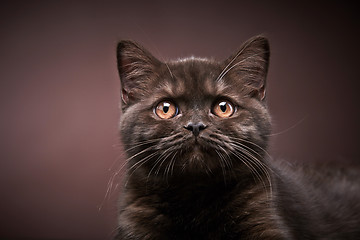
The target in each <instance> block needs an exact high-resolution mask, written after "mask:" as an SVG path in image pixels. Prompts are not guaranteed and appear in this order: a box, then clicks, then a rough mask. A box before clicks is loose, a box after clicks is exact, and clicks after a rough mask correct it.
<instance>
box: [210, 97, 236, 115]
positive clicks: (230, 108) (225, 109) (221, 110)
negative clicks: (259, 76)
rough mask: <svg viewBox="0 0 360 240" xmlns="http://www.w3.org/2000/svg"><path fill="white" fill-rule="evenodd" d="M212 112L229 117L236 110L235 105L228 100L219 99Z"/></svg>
mask: <svg viewBox="0 0 360 240" xmlns="http://www.w3.org/2000/svg"><path fill="white" fill-rule="evenodd" d="M212 112H213V113H214V114H215V115H216V116H218V117H221V118H227V117H230V116H231V115H233V113H234V112H235V107H234V105H233V104H232V103H231V102H230V101H228V100H220V101H217V102H216V104H215V105H214V107H213V109H212Z"/></svg>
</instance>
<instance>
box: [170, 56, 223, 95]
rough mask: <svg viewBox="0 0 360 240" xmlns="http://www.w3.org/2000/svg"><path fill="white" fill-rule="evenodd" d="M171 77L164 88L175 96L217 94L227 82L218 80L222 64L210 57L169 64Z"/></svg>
mask: <svg viewBox="0 0 360 240" xmlns="http://www.w3.org/2000/svg"><path fill="white" fill-rule="evenodd" d="M167 67H168V73H169V75H170V77H168V78H166V79H165V84H164V88H165V89H166V91H168V92H170V93H171V94H172V95H174V96H189V95H191V96H193V97H194V96H202V95H217V94H219V91H222V90H224V89H223V88H225V84H224V83H223V82H222V81H218V77H219V75H220V73H221V69H222V66H221V65H220V64H219V63H217V62H215V61H211V60H208V59H202V58H194V57H192V58H187V59H180V60H178V61H176V62H171V63H169V64H168V66H167Z"/></svg>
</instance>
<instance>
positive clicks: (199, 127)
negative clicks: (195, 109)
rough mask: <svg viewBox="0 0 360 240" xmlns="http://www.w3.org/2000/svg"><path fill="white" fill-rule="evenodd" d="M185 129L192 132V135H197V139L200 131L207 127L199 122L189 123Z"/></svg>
mask: <svg viewBox="0 0 360 240" xmlns="http://www.w3.org/2000/svg"><path fill="white" fill-rule="evenodd" d="M184 128H185V129H187V130H189V131H192V133H193V134H194V135H195V137H197V136H199V134H200V131H202V130H204V129H205V128H207V126H206V125H205V124H203V123H202V122H199V123H193V122H189V123H188V124H187V125H185V126H184Z"/></svg>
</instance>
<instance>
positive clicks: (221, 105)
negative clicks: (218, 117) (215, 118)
mask: <svg viewBox="0 0 360 240" xmlns="http://www.w3.org/2000/svg"><path fill="white" fill-rule="evenodd" d="M220 110H221V111H222V112H226V103H225V102H222V103H220Z"/></svg>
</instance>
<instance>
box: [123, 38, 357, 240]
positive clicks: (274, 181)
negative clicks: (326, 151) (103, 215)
mask: <svg viewBox="0 0 360 240" xmlns="http://www.w3.org/2000/svg"><path fill="white" fill-rule="evenodd" d="M117 54H118V68H119V73H120V78H121V86H122V110H123V112H122V116H121V124H120V132H121V137H122V142H123V144H124V146H125V149H126V153H127V155H128V159H127V166H128V170H127V177H126V180H125V181H126V184H125V186H124V189H123V193H122V194H121V204H120V213H119V226H118V233H117V236H116V239H360V184H359V179H360V178H359V172H356V171H355V170H354V169H353V170H352V171H353V172H350V171H348V172H346V173H341V172H340V171H327V172H325V171H321V173H320V171H317V172H312V171H310V170H309V169H305V168H294V167H292V168H291V167H289V166H288V165H286V164H280V163H278V162H275V161H274V160H271V158H269V157H268V154H267V152H266V148H267V145H268V136H269V135H270V132H271V124H270V116H269V113H268V110H267V107H266V103H265V83H266V74H267V68H268V62H269V44H268V41H267V39H266V38H264V37H261V36H259V37H255V38H252V39H250V40H248V41H247V42H246V43H244V44H243V46H242V47H241V49H240V51H239V52H237V53H236V54H234V55H233V56H231V57H230V58H229V59H227V60H225V61H222V62H218V61H214V60H208V59H197V58H188V59H182V60H178V61H174V62H168V63H163V62H161V61H159V60H157V59H156V58H155V57H153V56H152V55H151V54H150V53H149V52H147V51H146V50H145V49H143V48H142V47H141V46H139V45H137V44H136V43H133V42H131V41H122V42H120V43H119V45H118V52H117Z"/></svg>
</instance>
